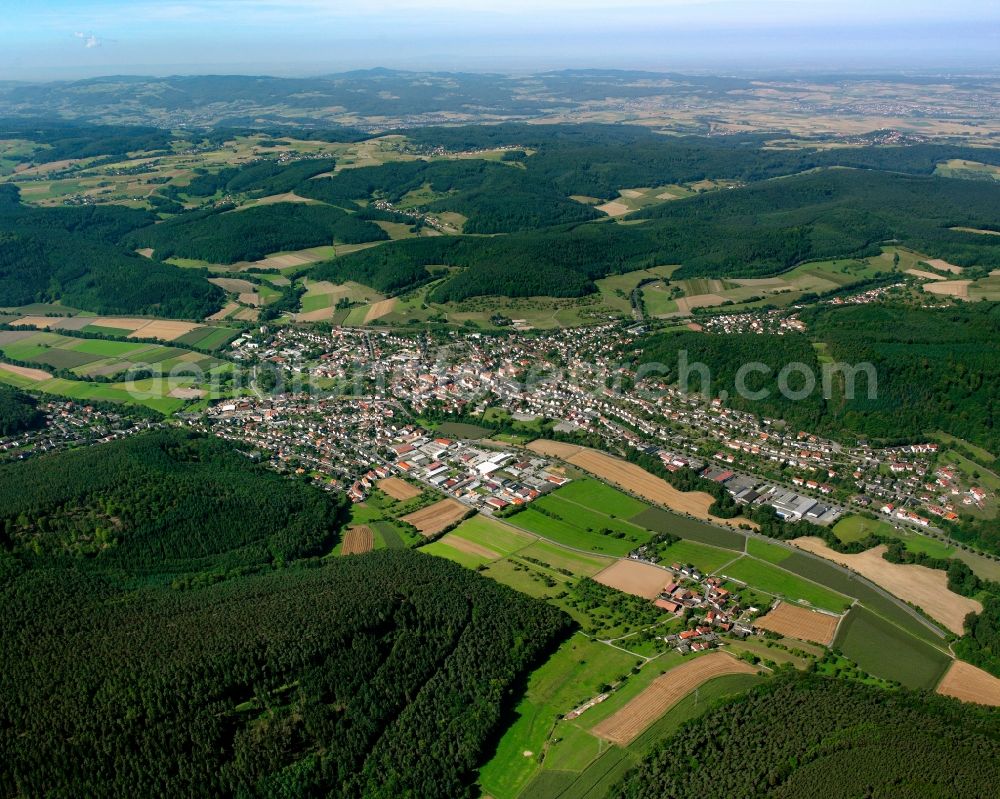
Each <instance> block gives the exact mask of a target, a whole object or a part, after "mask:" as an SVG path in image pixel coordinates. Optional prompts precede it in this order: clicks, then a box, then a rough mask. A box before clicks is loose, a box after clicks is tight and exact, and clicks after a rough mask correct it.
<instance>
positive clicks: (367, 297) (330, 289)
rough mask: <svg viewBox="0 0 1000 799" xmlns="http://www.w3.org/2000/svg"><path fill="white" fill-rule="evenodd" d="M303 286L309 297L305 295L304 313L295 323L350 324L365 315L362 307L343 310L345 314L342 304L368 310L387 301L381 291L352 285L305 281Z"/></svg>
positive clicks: (348, 283) (303, 298) (303, 299)
mask: <svg viewBox="0 0 1000 799" xmlns="http://www.w3.org/2000/svg"><path fill="white" fill-rule="evenodd" d="M303 285H304V286H305V288H306V293H305V294H303V295H302V306H301V310H300V311H299V312H298V313H297V314H296V315H295V320H296V321H298V322H322V321H334V322H335V323H339V324H346V323H347V320H348V318H349V316H350V315H351V314H355V315H357V313H358V312H360V311H362V307H357V308H351V309H350V310H347V309H343V312H341V309H338V308H337V305H338V303H341V304H348V305H354V306H367V305H369V304H371V303H379V302H382V301H383V300H385V297H383V295H381V294H379V293H378V292H377V291H374V290H373V289H370V288H368V287H367V286H362V285H361V284H360V283H354V282H351V281H348V282H346V283H342V284H336V283H331V282H329V281H315V280H308V279H305V280H303ZM365 313H367V311H365ZM337 317H339V318H337Z"/></svg>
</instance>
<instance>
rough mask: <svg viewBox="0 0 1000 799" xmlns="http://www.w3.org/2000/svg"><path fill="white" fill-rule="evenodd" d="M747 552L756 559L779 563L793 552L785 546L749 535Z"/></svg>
mask: <svg viewBox="0 0 1000 799" xmlns="http://www.w3.org/2000/svg"><path fill="white" fill-rule="evenodd" d="M747 554H748V555H752V556H753V557H755V558H757V559H758V560H766V561H767V562H768V563H774V564H779V563H782V562H783V561H786V560H788V559H789V558H790V557H791V556H792V555H793V554H794V553H793V552H792V550H790V549H788V548H786V547H782V546H778V545H777V544H772V543H769V542H768V541H762V540H761V539H759V538H753V537H750V538H748V539H747Z"/></svg>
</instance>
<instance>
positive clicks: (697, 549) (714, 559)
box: [660, 540, 737, 574]
mask: <svg viewBox="0 0 1000 799" xmlns="http://www.w3.org/2000/svg"><path fill="white" fill-rule="evenodd" d="M660 555H661V556H662V561H661V562H662V564H663V565H665V566H669V565H670V564H671V563H673V562H674V561H676V562H678V563H681V564H686V563H690V564H691V565H693V566H697V567H698V569H699V570H700V571H701V572H703V573H704V574H711V573H712V572H714V571H716V570H717V569H719V568H721V567H722V566H724V565H725V564H727V563H729V562H730V561H731V560H732V559H733V558H735V557H737V553H735V552H733V551H732V550H730V549H719V548H718V547H711V546H708V544H699V543H698V542H697V541H684V540H681V541H678V542H677V543H675V544H671V545H670V546H669V547H665V548H663V549H661V550H660Z"/></svg>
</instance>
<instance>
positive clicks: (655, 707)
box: [591, 652, 757, 746]
mask: <svg viewBox="0 0 1000 799" xmlns="http://www.w3.org/2000/svg"><path fill="white" fill-rule="evenodd" d="M756 673H757V669H755V668H754V667H753V666H751V665H750V664H749V663H744V662H743V661H742V660H737V659H736V658H734V657H730V656H729V655H727V654H725V653H723V652H713V653H712V654H710V655H704V656H702V657H698V658H694V659H693V660H689V661H687V662H685V663H682V664H681V665H680V666H678V667H677V668H675V669H671V670H670V671H668V672H667V673H666V674H662V675H660V676H659V677H657V678H656V679H655V680H653V682H652V683H650V685H649V687H647V688H646V689H645V690H644V691H643V692H642V693H641V694H639V695H638V696H637V697H635V698H634V699H633V700H632V701H631V702H629V703H628V704H627V705H625V707H623V708H622V709H621V710H619V711H618V712H617V713H614V714H613V715H611V716H608V718H606V719H604V721H602V722H600V723H599V724H597V725H596V726H595V727H594V728H593V729H591V732H592V733H593V734H594V735H597V736H600V737H601V738H604V739H605V740H608V741H611V742H612V743H616V744H618V745H619V746H626V745H628V744H630V743H631V742H632V741H634V740H635V739H636V738H638V737H639V736H640V735H641V734H642V733H643V732H644V731H645V730H646V728H647V727H649V726H650V725H651V724H652V723H653V722H655V721H656V720H657V719H659V718H660V717H661V716H662V715H663V714H664V713H666V712H667V711H668V710H670V708H672V707H673V706H674V705H676V704H677V703H678V702H680V701H681V700H682V699H683V698H684V697H685V696H687V695H688V694H689V693H691V692H692V691H693V690H695V689H696V688H698V687H699V686H700V685H703V684H704V683H706V682H708V681H709V680H711V679H713V678H714V677H721V676H723V675H724V674H756Z"/></svg>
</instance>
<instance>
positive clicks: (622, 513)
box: [554, 477, 647, 519]
mask: <svg viewBox="0 0 1000 799" xmlns="http://www.w3.org/2000/svg"><path fill="white" fill-rule="evenodd" d="M554 496H557V497H559V498H560V499H564V500H567V501H569V502H575V503H577V504H579V505H583V506H585V507H588V508H591V509H594V510H599V511H600V512H601V513H604V514H606V515H608V516H610V517H612V518H615V517H617V518H620V519H631V518H632V517H633V516H636V515H638V514H640V513H642V512H643V511H644V510H646V507H647V506H646V505H644V504H643V503H642V502H640V501H639V500H637V499H635V498H634V497H630V496H629V495H628V494H623V493H622V492H621V491H618V490H617V489H614V488H612V487H611V486H609V485H608V484H607V483H602V482H600V481H599V480H594V479H593V478H591V477H581V478H579V479H574V480H573V481H572V482H570V483H567V484H566V485H564V486H561V487H560V488H559V489H558V490H557V491H556V492H555V494H554Z"/></svg>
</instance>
